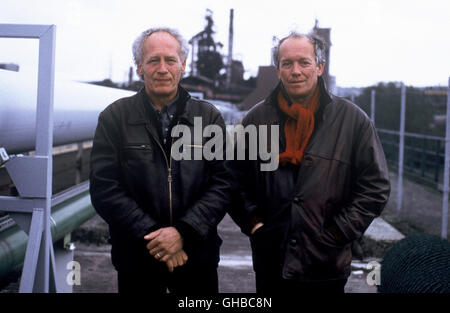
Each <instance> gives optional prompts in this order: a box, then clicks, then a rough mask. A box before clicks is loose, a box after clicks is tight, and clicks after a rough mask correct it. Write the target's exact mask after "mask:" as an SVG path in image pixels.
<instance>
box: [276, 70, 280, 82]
mask: <svg viewBox="0 0 450 313" xmlns="http://www.w3.org/2000/svg"><path fill="white" fill-rule="evenodd" d="M276 70H277V76H278V80H280V79H281V76H280V69H279V68H278V67H277V68H276Z"/></svg>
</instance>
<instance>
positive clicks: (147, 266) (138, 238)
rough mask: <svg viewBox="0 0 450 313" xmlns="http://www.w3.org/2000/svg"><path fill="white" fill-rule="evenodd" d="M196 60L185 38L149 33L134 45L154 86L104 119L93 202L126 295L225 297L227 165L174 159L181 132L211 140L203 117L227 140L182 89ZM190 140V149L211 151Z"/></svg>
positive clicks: (208, 108) (94, 157) (209, 110)
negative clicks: (221, 283)
mask: <svg viewBox="0 0 450 313" xmlns="http://www.w3.org/2000/svg"><path fill="white" fill-rule="evenodd" d="M188 51H189V50H188V46H187V44H186V41H185V40H184V39H183V38H182V37H181V35H180V34H179V33H178V32H177V31H176V30H173V29H170V28H152V29H149V30H146V31H144V32H143V33H142V34H141V35H140V36H139V37H138V38H137V39H136V41H135V42H134V44H133V56H134V60H135V63H136V66H137V72H138V74H139V75H140V77H141V78H142V79H143V80H144V87H143V88H142V89H141V90H140V91H139V92H138V93H137V94H135V95H133V96H131V97H127V98H122V99H119V100H117V101H115V102H114V103H112V104H111V105H109V106H108V107H107V108H106V109H105V110H104V111H103V112H102V113H101V114H100V116H99V120H98V126H97V129H96V132H95V137H94V142H93V147H92V153H91V172H90V194H91V200H92V204H93V206H94V208H95V210H96V211H97V212H98V214H99V215H100V216H101V217H102V218H103V219H104V220H105V221H106V222H107V223H108V224H109V229H110V236H111V244H112V250H111V256H112V262H113V265H114V267H115V268H116V270H117V271H118V286H119V292H138V293H139V292H145V293H146V294H147V296H149V297H150V296H152V295H153V296H154V295H158V294H161V293H166V291H167V289H168V290H169V291H170V292H173V293H178V294H192V293H194V294H198V293H201V294H210V293H217V292H218V277H217V266H218V262H219V248H220V245H221V239H220V238H219V236H218V234H217V225H218V224H219V222H220V221H221V220H222V218H223V217H224V215H225V210H226V207H227V205H228V203H229V190H230V183H229V182H230V174H229V172H228V171H227V170H226V168H225V161H223V159H224V158H216V159H214V160H205V159H201V160H197V159H195V160H193V159H181V160H180V159H179V158H177V159H174V158H173V157H172V156H173V151H172V150H175V149H172V144H173V143H174V142H175V141H176V140H177V139H176V138H173V137H172V129H173V128H174V127H176V126H178V125H180V126H181V125H182V126H183V127H184V128H185V129H186V128H187V129H189V130H190V133H191V134H194V133H197V132H200V133H203V131H202V129H199V130H196V131H194V124H195V123H194V118H195V119H196V120H198V119H200V120H201V122H202V125H203V127H206V126H208V125H218V126H219V127H220V129H221V130H222V131H223V134H225V132H226V130H225V123H224V120H223V118H222V116H221V114H220V112H219V111H218V110H217V109H216V108H215V107H214V106H213V105H211V104H209V103H207V102H205V101H200V100H198V99H194V98H191V96H190V95H189V93H188V92H187V91H186V90H184V89H183V88H182V87H181V86H180V85H179V82H180V79H181V77H182V75H183V73H184V71H185V67H186V58H187V55H188ZM189 139H190V140H192V142H187V143H185V145H184V146H183V149H190V150H191V152H194V151H193V150H194V149H195V147H194V146H202V144H203V142H200V143H199V142H198V138H196V140H193V139H192V138H189ZM200 140H204V138H202V139H200ZM189 143H195V145H194V144H189ZM193 147H194V148H193ZM223 151H225V149H223Z"/></svg>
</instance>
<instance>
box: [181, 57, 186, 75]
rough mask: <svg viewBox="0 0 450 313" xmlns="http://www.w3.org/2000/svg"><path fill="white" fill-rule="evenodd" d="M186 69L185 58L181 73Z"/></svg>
mask: <svg viewBox="0 0 450 313" xmlns="http://www.w3.org/2000/svg"><path fill="white" fill-rule="evenodd" d="M185 70H186V60H184V62H183V64H181V73H182V74H184V71H185Z"/></svg>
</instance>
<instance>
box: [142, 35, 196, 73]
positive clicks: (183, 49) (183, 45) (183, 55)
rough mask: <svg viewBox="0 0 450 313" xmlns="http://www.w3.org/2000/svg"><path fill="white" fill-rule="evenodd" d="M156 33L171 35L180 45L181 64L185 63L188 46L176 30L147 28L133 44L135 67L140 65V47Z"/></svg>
mask: <svg viewBox="0 0 450 313" xmlns="http://www.w3.org/2000/svg"><path fill="white" fill-rule="evenodd" d="M156 32H166V33H168V34H170V35H172V36H173V37H174V38H175V39H176V40H177V41H178V43H179V44H180V50H181V55H180V57H181V62H184V61H186V59H187V57H188V54H189V46H188V44H187V42H186V40H185V39H184V38H183V36H181V34H180V33H179V32H178V30H176V29H173V28H168V27H155V28H149V29H147V30H145V31H143V32H142V33H141V34H140V35H139V36H138V37H137V38H136V40H135V41H134V42H133V59H134V63H135V64H136V65H139V64H141V63H142V46H143V44H144V41H145V40H146V39H147V38H148V37H149V36H150V35H151V34H153V33H156Z"/></svg>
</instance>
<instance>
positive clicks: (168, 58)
mask: <svg viewBox="0 0 450 313" xmlns="http://www.w3.org/2000/svg"><path fill="white" fill-rule="evenodd" d="M185 68H186V60H185V61H184V62H182V61H181V47H180V44H179V42H178V41H177V40H176V39H175V37H173V36H172V35H170V34H169V33H167V32H162V31H161V32H156V33H153V34H151V35H150V36H149V37H147V39H146V40H145V41H144V44H143V46H142V63H141V64H139V65H138V73H139V75H141V76H143V78H144V82H145V90H146V91H147V93H148V95H149V96H150V97H155V98H169V99H172V98H173V97H175V96H176V94H177V90H178V83H179V82H180V79H181V76H182V75H183V73H184V70H185Z"/></svg>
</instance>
